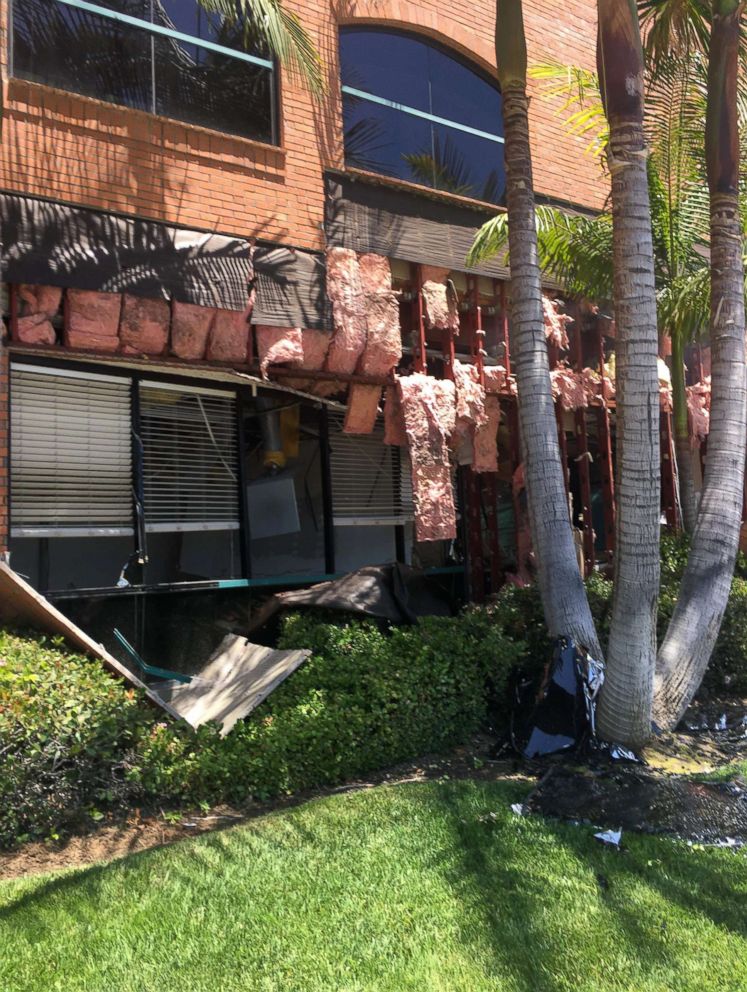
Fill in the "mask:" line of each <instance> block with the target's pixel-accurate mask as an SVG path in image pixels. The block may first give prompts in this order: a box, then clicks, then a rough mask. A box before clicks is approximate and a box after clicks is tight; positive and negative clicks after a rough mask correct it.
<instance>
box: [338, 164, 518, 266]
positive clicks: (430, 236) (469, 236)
mask: <svg viewBox="0 0 747 992" xmlns="http://www.w3.org/2000/svg"><path fill="white" fill-rule="evenodd" d="M325 184H326V222H325V229H326V233H327V242H328V244H330V245H334V246H336V247H340V248H353V249H354V250H355V251H370V252H375V253H376V254H379V255H386V256H388V257H389V258H399V259H403V260H405V261H408V262H419V263H420V264H422V265H439V266H443V267H445V268H447V269H455V270H457V271H460V272H468V271H469V272H476V273H479V274H481V275H486V276H493V277H494V278H496V279H506V278H507V277H508V269H507V268H506V266H505V265H504V264H503V259H501V258H496V259H493V260H491V261H489V262H486V263H485V264H484V265H480V266H478V267H477V268H475V269H467V266H466V263H465V259H466V257H467V252H468V251H469V249H470V248H471V246H472V242H473V241H474V238H475V235H476V234H477V232H478V230H479V229H480V227H481V226H482V225H483V224H484V223H485V221H486V220H489V219H490V217H492V216H494V214H495V212H496V211H490V210H487V209H485V210H481V209H473V208H471V207H467V206H460V205H459V204H450V203H447V202H445V201H444V200H443V199H441V200H436V199H434V198H431V197H429V196H427V195H425V194H422V195H418V194H417V193H415V192H410V191H404V190H399V189H392V188H390V187H387V186H385V185H379V184H375V183H372V182H366V181H361V180H354V179H352V178H351V177H349V176H342V175H339V174H336V173H327V175H326V176H325Z"/></svg>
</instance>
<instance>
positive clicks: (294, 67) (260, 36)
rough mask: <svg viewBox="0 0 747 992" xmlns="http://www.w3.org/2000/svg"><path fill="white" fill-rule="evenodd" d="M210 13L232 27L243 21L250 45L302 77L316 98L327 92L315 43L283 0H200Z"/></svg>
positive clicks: (201, 4) (322, 67)
mask: <svg viewBox="0 0 747 992" xmlns="http://www.w3.org/2000/svg"><path fill="white" fill-rule="evenodd" d="M199 3H200V6H201V7H203V8H204V9H205V10H206V11H207V12H208V13H211V14H218V15H219V16H220V17H221V18H223V19H224V21H226V22H227V23H229V24H236V23H238V22H242V23H243V24H244V26H245V31H246V40H247V45H248V46H251V45H254V44H256V43H257V42H260V43H261V44H263V45H265V46H266V48H267V50H268V52H269V53H270V54H271V55H273V56H274V57H275V58H277V59H278V61H279V62H280V63H281V64H282V65H283V66H285V67H287V68H288V69H290V71H291V72H292V73H295V74H297V75H298V77H299V78H300V79H301V81H302V82H303V84H304V85H305V86H306V88H307V89H308V91H309V92H310V93H311V94H312V96H314V97H315V98H318V97H321V96H322V94H323V93H324V91H325V81H324V66H323V63H322V60H321V57H320V56H319V52H318V51H317V49H316V47H315V45H314V42H313V41H312V39H311V37H310V35H309V34H308V32H307V31H306V29H305V28H304V26H303V24H302V23H301V21H300V20H299V18H298V15H297V14H295V13H293V12H292V11H289V10H286V9H285V7H284V6H283V5H282V3H281V2H280V0H199Z"/></svg>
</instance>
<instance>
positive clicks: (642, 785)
mask: <svg viewBox="0 0 747 992" xmlns="http://www.w3.org/2000/svg"><path fill="white" fill-rule="evenodd" d="M525 807H526V809H527V810H528V811H530V812H533V813H541V814H542V815H543V816H553V817H558V818H560V819H563V820H575V821H581V822H584V823H591V824H593V825H594V826H599V827H611V828H620V827H622V829H623V830H624V831H625V830H634V831H637V832H639V833H648V834H670V835H672V836H675V837H680V838H683V839H686V840H692V841H698V842H702V843H708V844H715V843H728V842H729V841H731V842H739V843H745V842H747V792H745V791H744V790H743V789H741V788H739V787H738V786H736V785H733V784H730V785H726V784H717V783H713V782H697V781H693V780H691V779H686V778H677V777H674V776H666V775H660V774H656V773H654V772H650V771H647V770H645V769H642V768H638V767H635V766H630V765H627V766H621V767H619V768H615V769H609V770H605V769H593V768H584V769H578V768H576V769H574V768H564V767H555V768H552V769H551V770H550V771H549V772H548V774H547V775H546V776H545V778H544V779H543V780H542V782H541V783H540V784H539V785H538V787H537V788H536V789H535V790H534V792H532V794H531V795H530V796H529V798H528V800H527V802H526V804H525Z"/></svg>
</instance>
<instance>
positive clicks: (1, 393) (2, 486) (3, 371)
mask: <svg viewBox="0 0 747 992" xmlns="http://www.w3.org/2000/svg"><path fill="white" fill-rule="evenodd" d="M6 344H7V340H6V328H5V324H4V322H3V321H2V320H0V558H2V557H3V556H4V555H5V553H6V552H7V551H8V540H9V538H10V513H9V510H10V458H9V446H10V390H9V384H10V363H9V361H8V349H7V347H6Z"/></svg>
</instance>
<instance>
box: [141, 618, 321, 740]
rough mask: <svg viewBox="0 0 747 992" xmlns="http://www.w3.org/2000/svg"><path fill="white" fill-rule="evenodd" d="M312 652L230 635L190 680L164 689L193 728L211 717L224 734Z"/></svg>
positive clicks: (170, 700)
mask: <svg viewBox="0 0 747 992" xmlns="http://www.w3.org/2000/svg"><path fill="white" fill-rule="evenodd" d="M310 655H311V651H308V650H303V651H277V650H275V649H274V648H268V647H264V646H263V645H261V644H252V642H251V641H248V640H247V639H246V638H245V637H241V636H239V635H237V634H227V635H226V637H224V638H223V640H222V641H221V643H220V644H219V645H218V647H217V648H216V650H215V652H214V653H213V654H212V656H211V657H210V659H209V661H208V663H207V665H206V666H205V667H204V668H203V669H202V670H201V671H200V672H198V674H197V675H195V676H194V678H193V679H192V681H191V682H190V683H189V684H188V685H166V686H165V687H164V688H163V689H162V690H160V691H161V693H162V696H163V698H164V699H167V700H168V702H169V705H170V706H172V707H173V709H174V710H175V711H176V712H177V713H179V715H180V716H181V717H182V718H183V719H184V720H186V722H187V723H188V724H189V725H190V726H191V727H195V728H196V727H200V726H201V725H202V724H203V723H208V722H209V721H211V720H212V721H215V722H216V723H219V724H220V725H221V737H225V736H226V734H228V733H229V732H230V731H231V730H232V729H233V727H234V726H235V725H236V723H237V722H238V721H239V720H241V719H243V718H244V717H246V716H248V715H249V714H250V713H251V712H252V710H254V709H256V708H257V706H259V704H260V703H261V702H263V701H264V700H265V699H267V697H268V696H269V695H270V693H272V692H273V691H274V690H275V689H277V687H278V686H279V685H280V684H281V682H284V681H285V679H287V678H288V676H289V675H291V674H292V673H293V672H295V670H296V669H297V668H298V667H299V665H301V664H302V663H303V662H304V661H306V659H307V658H308V657H309V656H310Z"/></svg>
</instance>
